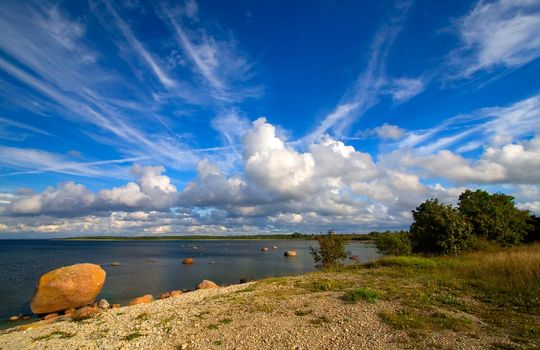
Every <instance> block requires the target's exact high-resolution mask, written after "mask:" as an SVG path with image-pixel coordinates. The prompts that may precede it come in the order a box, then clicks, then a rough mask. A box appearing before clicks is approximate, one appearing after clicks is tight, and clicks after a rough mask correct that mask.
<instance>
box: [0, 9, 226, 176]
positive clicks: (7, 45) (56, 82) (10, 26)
mask: <svg viewBox="0 0 540 350" xmlns="http://www.w3.org/2000/svg"><path fill="white" fill-rule="evenodd" d="M6 7H9V8H10V11H6V12H3V13H2V14H0V28H2V29H3V30H4V33H6V35H2V36H0V49H1V50H2V51H3V52H4V53H6V54H7V56H2V57H0V70H1V71H3V72H4V73H5V74H6V75H5V76H3V77H0V80H1V82H2V85H3V86H5V87H6V88H7V89H6V90H4V91H6V93H10V94H16V95H18V96H19V98H18V99H14V100H10V101H11V102H12V103H16V104H17V107H18V108H22V109H23V110H24V109H27V110H28V111H30V112H32V113H35V112H36V111H39V110H43V111H44V112H46V113H47V114H49V115H51V114H52V115H54V116H57V117H60V118H65V119H67V120H68V121H69V122H72V123H75V124H77V125H87V126H88V125H90V126H92V127H94V128H97V129H91V128H88V127H87V128H86V134H87V135H89V136H91V137H93V138H94V139H95V140H96V141H97V142H100V143H103V144H108V145H110V146H111V147H114V152H115V153H116V152H120V153H121V154H122V155H123V156H124V158H145V157H146V158H148V159H154V160H156V161H158V162H159V163H167V164H168V165H169V166H170V167H172V168H176V169H180V168H186V167H189V166H193V165H194V164H195V163H196V161H197V160H198V159H199V157H200V156H199V154H200V153H201V152H205V153H212V152H214V153H215V152H220V151H221V148H220V147H205V148H202V149H199V148H198V147H197V148H196V147H193V146H191V145H189V144H188V143H186V142H185V139H184V138H183V137H182V136H181V135H179V134H178V133H177V132H176V131H175V130H173V128H174V129H176V130H178V127H177V125H172V126H171V125H170V124H171V123H170V120H171V118H170V117H164V116H162V115H160V114H158V113H156V111H159V110H160V109H163V108H170V107H171V106H173V107H174V108H178V105H179V104H180V102H178V101H174V100H171V95H170V94H169V93H168V92H166V91H165V92H164V93H163V95H164V96H165V98H164V99H156V98H155V96H156V93H157V94H159V90H158V91H157V92H156V89H155V87H153V86H145V85H141V84H135V83H133V81H132V80H131V78H130V77H129V78H126V77H125V76H121V75H119V73H117V72H114V71H111V70H110V69H108V68H105V67H103V66H102V64H104V63H106V59H107V57H104V56H101V55H102V54H101V53H97V52H95V51H94V50H92V49H91V48H90V47H88V46H87V44H86V42H87V40H86V38H85V33H86V28H85V25H84V23H82V22H80V21H74V20H72V19H70V18H69V16H68V15H67V14H66V13H64V12H61V11H60V10H59V9H58V8H57V7H54V6H52V5H49V4H37V3H36V4H33V5H32V6H30V5H28V6H26V5H25V4H17V3H7V4H6ZM112 10H113V11H114V9H112ZM8 12H9V13H10V14H11V15H10V16H7V15H6V13H8ZM118 20H119V21H121V19H120V18H118ZM119 23H120V26H121V27H123V28H124V29H125V31H126V33H125V34H126V35H127V36H128V37H130V38H131V39H133V40H137V39H136V38H135V37H134V36H133V37H131V35H133V34H132V33H131V32H128V30H129V28H127V27H124V25H126V23H124V22H119ZM130 33H131V34H130ZM128 41H129V40H128ZM43 45H46V46H47V48H48V49H47V50H43V49H42V47H43ZM134 47H135V48H134V50H138V49H137V48H139V49H142V50H144V48H143V47H142V46H140V47H139V46H137V45H134ZM139 53H140V54H144V52H142V51H141V52H139ZM147 53H148V52H147ZM151 56H152V55H151V54H150V53H148V56H147V58H149V59H152V57H151ZM72 57H78V58H81V59H75V60H74V59H72ZM96 57H100V59H99V60H97V59H96ZM143 58H144V57H143ZM149 62H150V61H149ZM147 63H148V62H147ZM154 63H155V62H154ZM156 64H157V63H156ZM149 67H150V66H149ZM156 67H157V66H156ZM150 68H151V67H150ZM158 68H159V67H158ZM149 70H150V71H152V69H149ZM156 72H159V70H157V71H156ZM154 73H155V72H154ZM6 76H7V77H9V78H5V77H6ZM161 78H163V82H164V83H165V84H164V85H167V84H168V80H166V78H167V76H165V75H162V76H161ZM171 79H172V78H171ZM14 81H15V82H17V83H14ZM18 83H22V84H24V85H25V86H27V87H29V88H30V89H26V90H22V89H21V87H20V85H18ZM180 105H181V104H180ZM134 116H137V117H136V118H137V122H136V123H134V120H135V119H134ZM12 124H13V123H12ZM21 125H22V124H21ZM156 125H157V126H158V127H156ZM36 130H37V129H36ZM104 135H112V136H113V137H112V138H111V137H107V136H104Z"/></svg>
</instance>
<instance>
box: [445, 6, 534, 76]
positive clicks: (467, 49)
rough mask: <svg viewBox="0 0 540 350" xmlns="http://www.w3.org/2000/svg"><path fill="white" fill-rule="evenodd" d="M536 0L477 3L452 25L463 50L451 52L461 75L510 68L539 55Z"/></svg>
mask: <svg viewBox="0 0 540 350" xmlns="http://www.w3.org/2000/svg"><path fill="white" fill-rule="evenodd" d="M539 4H540V3H539V2H538V1H537V0H498V1H490V2H485V1H479V2H478V3H477V4H476V5H475V6H474V8H473V9H472V10H471V12H470V13H468V14H467V15H466V16H464V17H463V18H460V19H459V20H458V21H457V22H456V29H457V32H458V34H459V36H460V38H461V40H462V42H463V48H461V49H460V50H459V51H457V52H454V54H456V57H455V59H456V60H459V63H457V64H458V65H459V66H462V67H463V72H462V73H461V74H462V75H463V76H469V75H471V74H474V73H475V72H477V71H480V70H484V69H492V68H496V67H506V68H512V67H516V66H520V65H523V64H526V63H528V62H530V61H532V60H534V59H536V58H537V57H538V56H540V36H539V35H538V33H539V32H540V9H539Z"/></svg>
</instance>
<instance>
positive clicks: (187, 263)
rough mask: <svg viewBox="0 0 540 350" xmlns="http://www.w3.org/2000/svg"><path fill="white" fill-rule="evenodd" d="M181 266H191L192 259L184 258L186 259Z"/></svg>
mask: <svg viewBox="0 0 540 350" xmlns="http://www.w3.org/2000/svg"><path fill="white" fill-rule="evenodd" d="M182 264H185V265H191V264H193V258H186V259H184V260H182Z"/></svg>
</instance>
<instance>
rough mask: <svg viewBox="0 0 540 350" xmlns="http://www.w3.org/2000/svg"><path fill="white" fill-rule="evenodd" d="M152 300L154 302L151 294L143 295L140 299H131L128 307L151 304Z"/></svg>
mask: <svg viewBox="0 0 540 350" xmlns="http://www.w3.org/2000/svg"><path fill="white" fill-rule="evenodd" d="M153 300H154V297H153V296H152V295H151V294H146V295H143V296H142V297H138V298H135V299H132V300H131V301H130V302H129V306H132V305H139V304H148V303H151V302H152V301H153Z"/></svg>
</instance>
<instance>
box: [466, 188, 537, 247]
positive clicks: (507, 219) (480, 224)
mask: <svg viewBox="0 0 540 350" xmlns="http://www.w3.org/2000/svg"><path fill="white" fill-rule="evenodd" d="M458 209H459V212H460V213H461V215H463V217H464V218H465V219H466V220H467V221H469V222H470V223H471V225H472V226H473V233H474V234H475V235H477V236H480V237H484V238H487V239H488V240H492V241H496V242H498V243H499V244H505V245H517V244H519V243H520V242H521V241H522V240H523V239H524V237H525V236H526V235H527V233H528V232H529V231H530V229H531V227H530V224H529V220H530V216H529V213H528V211H525V210H519V209H518V208H516V206H515V205H514V197H512V196H508V195H505V194H502V193H495V194H489V193H488V192H486V191H482V190H476V191H474V192H473V191H470V190H466V191H465V192H463V193H462V194H461V195H460V196H459V204H458Z"/></svg>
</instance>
